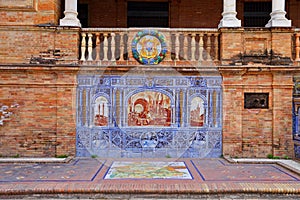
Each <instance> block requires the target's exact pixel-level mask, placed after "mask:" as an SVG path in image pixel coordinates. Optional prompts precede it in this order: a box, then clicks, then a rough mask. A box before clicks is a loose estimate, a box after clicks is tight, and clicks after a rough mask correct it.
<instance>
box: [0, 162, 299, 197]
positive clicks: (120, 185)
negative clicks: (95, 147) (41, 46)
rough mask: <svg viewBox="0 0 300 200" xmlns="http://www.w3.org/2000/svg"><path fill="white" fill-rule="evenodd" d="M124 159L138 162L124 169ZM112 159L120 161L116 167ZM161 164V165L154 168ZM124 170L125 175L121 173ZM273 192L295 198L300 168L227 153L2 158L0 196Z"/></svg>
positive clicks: (241, 194) (258, 194)
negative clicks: (205, 156)
mask: <svg viewBox="0 0 300 200" xmlns="http://www.w3.org/2000/svg"><path fill="white" fill-rule="evenodd" d="M125 162H127V163H126V164H124V163H125ZM128 162H130V163H129V164H132V163H133V164H135V163H136V166H139V167H136V168H137V169H134V167H130V168H127V170H126V167H128ZM114 163H115V164H116V163H119V165H116V168H114V166H115V165H113V164H114ZM149 163H156V164H157V165H155V166H152V165H149ZM166 163H167V164H166ZM170 163H173V164H170ZM174 163H175V164H174ZM159 165H162V167H161V168H155V167H157V166H159ZM140 166H141V167H140ZM142 167H146V168H142ZM123 169H125V171H122V170H123ZM135 170H137V171H135ZM149 170H156V171H155V173H153V171H152V172H151V173H152V174H153V175H151V176H153V177H151V176H149V174H151V173H150V172H149ZM143 171H145V173H143ZM124 173H129V175H128V177H122V175H124ZM155 174H156V175H155ZM160 174H165V176H166V177H168V178H162V177H160V176H159V175H160ZM131 175H132V178H129V177H130V176H131ZM183 177H185V178H183ZM245 195H246V196H245ZM272 195H273V196H272ZM274 195H275V196H276V197H279V196H280V198H281V197H282V198H283V199H288V198H290V199H299V198H300V174H299V173H298V172H297V171H296V172H294V171H291V170H289V169H287V168H286V167H284V165H279V164H276V163H265V162H263V163H260V164H251V163H249V161H248V162H247V163H238V164H237V163H230V162H228V161H227V160H225V159H178V160H173V159H143V160H137V159H126V160H125V159H114V160H112V159H100V158H99V159H92V158H89V159H83V158H81V159H78V158H76V159H71V160H70V161H69V162H66V163H34V162H32V163H30V162H22V163H0V198H23V197H24V196H25V197H31V198H34V197H36V198H41V197H45V198H48V197H49V198H58V197H60V198H61V197H64V198H74V197H76V198H79V197H82V198H108V199H117V198H118V199H134V198H141V199H143V198H150V199H151V198H152V199H158V198H168V199H176V198H181V199H184V198H200V196H201V198H202V197H203V198H206V197H207V198H208V197H209V198H212V199H214V198H215V199H222V198H224V199H234V197H237V198H240V199H244V197H249V198H251V199H264V198H265V199H268V198H269V197H270V199H274V198H275V197H274ZM275 199H276V198H275Z"/></svg>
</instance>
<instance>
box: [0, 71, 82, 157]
mask: <svg viewBox="0 0 300 200" xmlns="http://www.w3.org/2000/svg"><path fill="white" fill-rule="evenodd" d="M76 72H77V68H73V67H42V66H34V67H28V66H13V67H12V66H1V69H0V80H1V86H0V105H7V106H11V105H13V104H16V103H17V104H19V107H18V108H11V110H12V112H13V114H12V115H11V116H10V118H9V119H10V120H9V121H5V122H4V125H3V126H0V152H1V155H2V156H15V155H17V154H19V155H20V156H30V157H53V156H56V155H63V154H66V155H74V154H75V146H76V145H75V139H76V130H75V127H76V125H75V123H76V120H75V116H76V114H75V113H76V108H75V102H74V99H75V98H76V90H75V88H76Z"/></svg>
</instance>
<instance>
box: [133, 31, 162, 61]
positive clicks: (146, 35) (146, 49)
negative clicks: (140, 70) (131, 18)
mask: <svg viewBox="0 0 300 200" xmlns="http://www.w3.org/2000/svg"><path fill="white" fill-rule="evenodd" d="M131 47H132V54H133V57H134V58H135V59H136V60H137V61H139V62H140V63H141V64H144V65H156V64H158V63H160V62H161V61H162V60H163V59H164V58H165V56H166V53H167V45H166V39H165V36H164V35H163V34H162V33H160V32H158V31H155V30H143V31H140V32H138V33H137V34H136V36H135V37H134V38H133V40H132V44H131Z"/></svg>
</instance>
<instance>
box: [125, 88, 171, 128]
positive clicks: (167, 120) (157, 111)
mask: <svg viewBox="0 0 300 200" xmlns="http://www.w3.org/2000/svg"><path fill="white" fill-rule="evenodd" d="M128 126H171V101H170V98H169V97H168V96H166V95H164V94H162V93H160V92H151V91H145V92H139V93H137V94H135V95H132V96H131V97H130V98H129V99H128Z"/></svg>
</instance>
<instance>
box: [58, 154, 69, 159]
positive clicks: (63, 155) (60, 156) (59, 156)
mask: <svg viewBox="0 0 300 200" xmlns="http://www.w3.org/2000/svg"><path fill="white" fill-rule="evenodd" d="M55 157H56V158H67V157H68V155H65V154H62V155H56V156H55Z"/></svg>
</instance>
